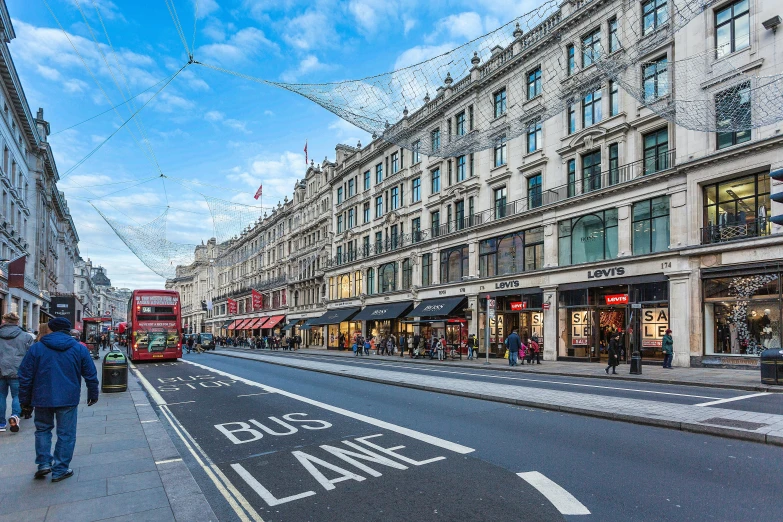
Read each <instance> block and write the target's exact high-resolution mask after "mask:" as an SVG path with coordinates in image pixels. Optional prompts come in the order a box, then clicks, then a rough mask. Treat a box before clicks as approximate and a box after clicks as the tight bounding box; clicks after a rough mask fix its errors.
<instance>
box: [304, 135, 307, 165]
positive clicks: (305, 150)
mask: <svg viewBox="0 0 783 522" xmlns="http://www.w3.org/2000/svg"><path fill="white" fill-rule="evenodd" d="M304 153H305V165H307V140H305V148H304Z"/></svg>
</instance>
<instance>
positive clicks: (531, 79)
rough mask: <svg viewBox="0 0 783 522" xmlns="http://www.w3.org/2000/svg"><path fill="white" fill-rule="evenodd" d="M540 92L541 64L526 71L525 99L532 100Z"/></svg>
mask: <svg viewBox="0 0 783 522" xmlns="http://www.w3.org/2000/svg"><path fill="white" fill-rule="evenodd" d="M539 94H541V66H538V67H536V68H535V69H533V70H532V71H530V72H529V73H527V99H528V100H532V99H533V98H535V97H536V96H538V95H539Z"/></svg>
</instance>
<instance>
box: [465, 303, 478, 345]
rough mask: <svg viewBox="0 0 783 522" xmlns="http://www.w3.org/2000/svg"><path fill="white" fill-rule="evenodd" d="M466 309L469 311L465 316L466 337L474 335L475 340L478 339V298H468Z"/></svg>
mask: <svg viewBox="0 0 783 522" xmlns="http://www.w3.org/2000/svg"><path fill="white" fill-rule="evenodd" d="M468 308H469V309H470V310H471V312H470V313H468V314H467V319H468V335H470V334H476V338H478V337H479V332H478V314H479V300H478V296H473V297H469V298H468Z"/></svg>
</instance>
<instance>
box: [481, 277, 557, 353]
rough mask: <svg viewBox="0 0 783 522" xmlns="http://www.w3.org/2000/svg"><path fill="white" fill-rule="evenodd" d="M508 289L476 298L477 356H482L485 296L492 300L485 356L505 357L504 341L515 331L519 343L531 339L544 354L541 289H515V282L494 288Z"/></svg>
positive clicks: (516, 283)
mask: <svg viewBox="0 0 783 522" xmlns="http://www.w3.org/2000/svg"><path fill="white" fill-rule="evenodd" d="M504 284H506V285H508V286H510V287H512V288H511V289H507V290H499V291H495V292H489V293H487V294H481V295H480V296H479V303H480V306H479V309H480V312H479V328H478V331H479V332H482V335H479V353H480V354H484V353H485V348H484V344H485V339H484V335H483V332H484V325H485V324H486V312H485V310H486V306H487V295H489V296H490V298H492V299H494V300H495V318H494V319H490V321H489V354H490V356H492V357H503V356H504V355H505V353H506V345H505V343H504V341H505V339H506V337H508V335H509V334H510V333H511V331H512V330H513V329H514V328H516V329H517V333H518V334H519V336H520V338H522V342H524V343H525V344H528V343H527V339H533V338H535V340H536V342H538V344H539V346H540V347H541V353H542V354H543V353H544V352H543V351H544V346H545V339H544V299H543V298H544V294H543V291H542V290H541V288H515V285H516V286H519V284H520V283H519V281H516V280H514V281H510V282H507V283H503V282H501V283H497V284H496V285H495V286H496V287H498V286H502V285H504Z"/></svg>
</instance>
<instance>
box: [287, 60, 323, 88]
mask: <svg viewBox="0 0 783 522" xmlns="http://www.w3.org/2000/svg"><path fill="white" fill-rule="evenodd" d="M325 69H329V66H328V65H326V64H324V63H321V61H320V60H319V59H318V57H317V56H315V55H314V54H308V55H307V56H305V57H304V58H302V60H301V61H300V62H299V65H298V66H297V67H296V69H289V70H288V71H285V72H284V73H283V74H281V75H280V78H281V79H282V80H283V81H285V82H290V83H293V82H296V81H297V80H298V79H299V78H300V77H301V76H304V75H306V74H309V73H313V72H316V71H323V70H325Z"/></svg>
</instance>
